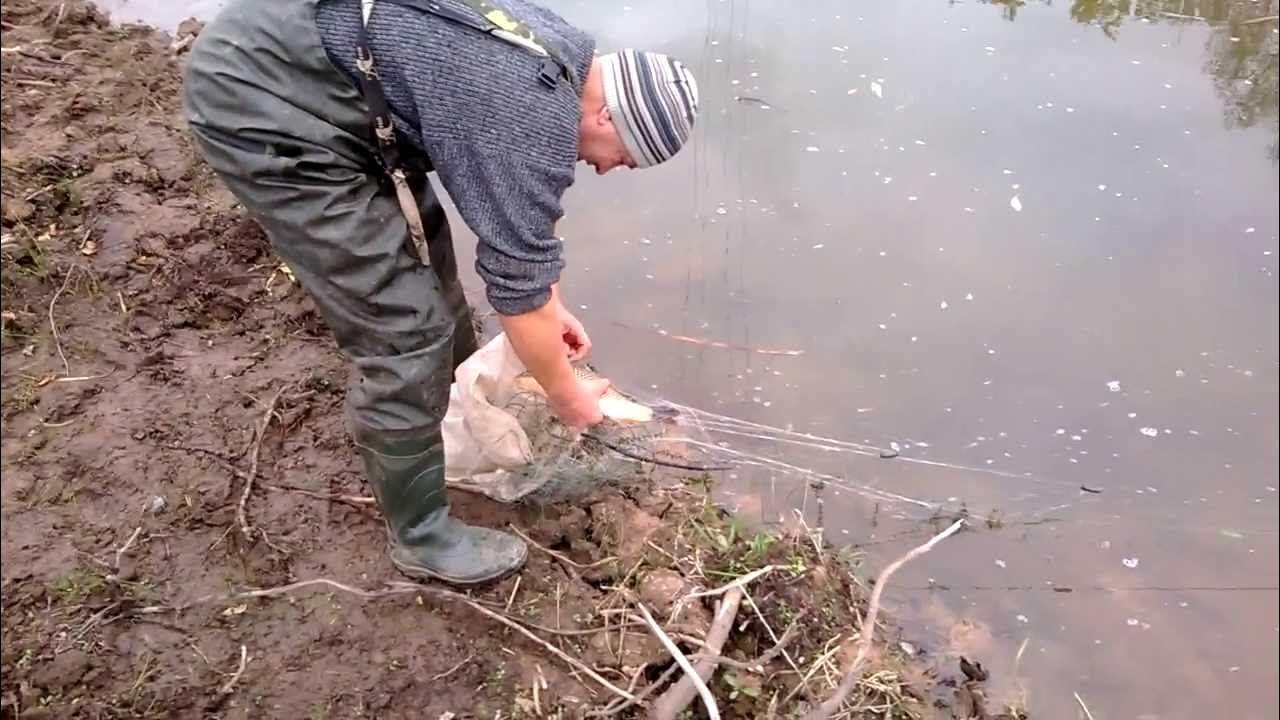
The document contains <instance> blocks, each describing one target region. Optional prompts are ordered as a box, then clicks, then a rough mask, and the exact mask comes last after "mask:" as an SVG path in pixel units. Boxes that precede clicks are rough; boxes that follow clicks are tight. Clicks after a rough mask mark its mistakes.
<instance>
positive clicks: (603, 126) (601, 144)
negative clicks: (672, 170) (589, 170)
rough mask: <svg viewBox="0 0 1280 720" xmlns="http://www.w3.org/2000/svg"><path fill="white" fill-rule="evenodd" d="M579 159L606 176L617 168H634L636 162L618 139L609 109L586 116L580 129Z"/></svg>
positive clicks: (601, 109) (603, 108) (602, 109)
mask: <svg viewBox="0 0 1280 720" xmlns="http://www.w3.org/2000/svg"><path fill="white" fill-rule="evenodd" d="M578 159H579V160H581V161H583V162H585V163H586V164H588V165H590V166H591V167H593V168H595V169H596V173H597V174H600V175H604V174H605V173H607V172H609V171H610V170H612V169H614V168H616V167H627V168H634V167H635V166H636V164H635V162H634V161H632V159H631V155H630V154H629V153H628V152H627V148H626V146H625V145H623V144H622V139H621V138H619V137H618V131H617V129H616V128H615V127H614V126H613V118H611V117H610V116H609V109H608V108H606V107H602V108H600V110H599V111H598V112H596V113H592V114H591V115H590V116H584V117H583V118H582V123H581V125H580V126H579V128H578Z"/></svg>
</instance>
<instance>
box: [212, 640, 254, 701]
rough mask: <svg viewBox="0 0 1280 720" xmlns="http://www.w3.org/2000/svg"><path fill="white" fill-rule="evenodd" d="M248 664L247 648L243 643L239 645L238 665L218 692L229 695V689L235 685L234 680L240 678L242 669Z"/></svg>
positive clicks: (242, 673) (242, 672) (232, 688)
mask: <svg viewBox="0 0 1280 720" xmlns="http://www.w3.org/2000/svg"><path fill="white" fill-rule="evenodd" d="M248 665H249V648H247V647H245V646H244V645H241V646H240V667H238V668H236V672H235V674H234V675H232V676H231V679H230V680H228V681H227V682H226V684H225V685H223V686H222V689H221V690H219V691H218V694H219V695H224V696H225V695H230V694H231V691H232V690H234V689H235V687H236V681H238V680H239V679H240V676H241V675H244V669H245V667H246V666H248Z"/></svg>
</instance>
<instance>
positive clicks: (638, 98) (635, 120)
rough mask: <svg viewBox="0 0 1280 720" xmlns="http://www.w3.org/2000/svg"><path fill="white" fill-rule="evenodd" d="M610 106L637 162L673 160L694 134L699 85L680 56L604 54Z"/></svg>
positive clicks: (651, 163) (602, 64) (642, 164)
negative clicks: (679, 58)
mask: <svg viewBox="0 0 1280 720" xmlns="http://www.w3.org/2000/svg"><path fill="white" fill-rule="evenodd" d="M599 61H600V69H601V70H602V73H601V75H602V77H603V79H604V98H605V105H606V106H608V108H609V114H610V116H611V117H612V118H613V124H614V127H616V128H617V129H618V136H619V137H620V138H621V139H622V144H623V145H625V146H626V148H627V152H628V153H630V154H631V159H632V160H633V161H634V162H635V165H636V167H638V168H644V167H652V166H654V165H657V164H658V163H661V162H664V161H666V160H670V159H671V157H672V156H673V155H675V154H676V153H677V152H679V151H680V148H681V147H682V146H683V145H684V144H685V141H687V140H688V139H689V135H690V133H692V132H693V121H694V118H695V117H696V116H697V114H698V84H697V83H696V82H695V81H694V79H693V74H692V73H690V72H689V70H688V69H686V68H685V66H684V65H683V64H681V63H680V61H678V60H674V59H672V58H669V57H667V56H666V55H662V54H660V53H651V52H638V51H636V50H630V49H628V50H622V51H620V52H616V53H610V54H608V55H603V56H601V57H600V59H599Z"/></svg>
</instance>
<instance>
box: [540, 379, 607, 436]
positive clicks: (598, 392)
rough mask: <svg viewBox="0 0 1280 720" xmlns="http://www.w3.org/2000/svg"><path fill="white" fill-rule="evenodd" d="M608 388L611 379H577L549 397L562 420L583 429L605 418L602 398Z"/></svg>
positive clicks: (554, 410) (553, 409)
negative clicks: (602, 411)
mask: <svg viewBox="0 0 1280 720" xmlns="http://www.w3.org/2000/svg"><path fill="white" fill-rule="evenodd" d="M608 389H609V381H608V380H605V379H603V378H600V379H595V380H577V382H574V383H573V384H572V385H570V386H568V387H566V388H565V390H563V391H562V392H559V393H549V394H548V396H547V399H548V400H550V401H551V410H552V412H554V413H555V414H556V417H558V418H560V422H562V423H564V424H565V425H568V426H570V427H575V428H578V429H579V430H582V429H585V428H589V427H591V426H592V425H595V424H597V423H599V422H601V421H602V420H604V414H603V413H601V412H600V398H601V397H602V396H603V395H604V394H605V392H606V391H607V390H608Z"/></svg>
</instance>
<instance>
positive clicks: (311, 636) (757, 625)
mask: <svg viewBox="0 0 1280 720" xmlns="http://www.w3.org/2000/svg"><path fill="white" fill-rule="evenodd" d="M0 19H2V20H3V28H4V33H3V37H4V42H3V45H4V54H3V98H4V102H3V111H2V114H0V122H2V124H3V232H4V249H3V302H4V307H3V313H4V314H3V317H4V320H3V390H2V400H3V440H2V443H3V444H2V448H3V518H2V519H3V522H2V523H0V525H2V537H3V563H2V565H3V658H2V661H3V667H2V668H0V672H2V675H3V687H2V689H0V693H2V704H0V714H2V715H3V717H4V718H16V717H21V718H42V717H59V718H61V717H76V718H160V717H183V718H185V717H237V718H238V717H283V718H330V717H332V718H347V717H380V718H399V717H405V718H409V717H412V718H430V719H431V720H437V719H443V718H451V717H458V718H463V717H478V718H479V717H483V718H496V717H502V718H521V717H525V718H528V717H548V718H550V717H565V718H568V717H580V716H583V715H585V714H587V713H589V712H591V711H599V710H602V709H610V710H613V711H614V712H613V714H612V716H613V717H632V716H641V715H642V714H643V713H644V712H645V707H644V706H645V703H640V704H637V705H634V706H631V707H627V708H624V709H618V706H617V704H618V703H619V702H620V700H619V697H618V694H617V693H615V692H614V691H611V690H609V689H607V688H606V687H605V686H604V685H603V684H601V683H600V682H598V681H596V680H593V679H592V678H590V677H587V675H586V674H585V673H584V672H583V670H582V669H581V668H578V669H573V668H571V667H570V665H569V664H568V663H567V662H566V661H565V660H564V659H562V658H561V657H557V656H556V655H555V654H553V652H552V651H551V650H550V649H549V647H550V646H554V647H556V648H559V649H560V650H561V651H562V652H563V653H565V654H566V655H567V656H568V657H571V658H573V659H575V660H577V661H579V662H580V663H582V664H583V665H584V666H586V667H589V668H592V669H593V670H594V671H595V672H597V673H598V674H599V676H600V677H601V678H602V679H605V680H607V681H608V682H609V683H610V684H612V685H614V686H615V687H617V688H619V689H622V690H624V691H625V692H628V693H638V692H640V691H641V690H642V689H643V688H645V687H647V686H649V685H650V684H651V683H654V682H655V681H657V680H659V678H661V677H663V676H664V673H666V671H667V670H668V669H669V668H671V667H672V660H671V658H670V656H669V655H668V654H667V652H666V651H665V650H664V649H663V648H662V646H661V645H660V644H658V642H657V641H656V640H655V639H654V638H653V637H652V636H651V635H649V634H648V633H647V632H646V629H645V626H644V625H643V624H639V621H637V620H636V619H635V616H634V612H633V611H630V610H628V607H629V606H630V603H631V602H633V598H634V597H638V599H639V600H640V601H641V602H644V603H646V605H647V606H648V607H651V608H653V609H654V610H655V613H656V615H657V616H658V617H659V618H664V619H666V620H667V621H668V622H667V629H668V631H669V632H672V633H676V634H677V635H678V638H677V639H679V640H680V643H681V646H682V648H683V649H684V650H685V651H686V652H696V651H697V648H698V642H699V639H700V638H702V637H703V634H704V633H705V632H706V631H707V627H708V625H709V624H710V622H711V618H712V612H713V611H714V609H715V604H714V603H715V602H716V597H705V598H698V599H695V600H693V601H691V602H690V603H687V604H685V606H684V609H683V610H682V611H681V612H679V613H678V614H677V617H676V618H675V619H674V620H672V619H671V617H672V614H673V611H674V608H673V600H674V599H675V598H677V597H680V596H683V595H685V594H687V593H689V592H692V591H694V590H695V589H698V588H708V587H715V586H717V585H720V584H722V583H724V582H727V581H729V580H730V579H732V578H733V577H735V576H741V575H743V574H746V573H748V572H751V571H752V570H755V569H758V568H761V567H764V566H766V565H768V564H770V563H772V564H774V565H776V566H777V569H775V570H774V571H772V572H770V573H768V574H766V575H764V576H762V577H760V578H759V579H758V580H756V581H753V582H752V583H751V584H750V585H749V586H748V590H749V596H750V597H751V598H753V599H754V602H755V605H756V606H757V607H758V609H759V614H756V613H755V612H753V611H751V610H748V608H747V606H745V605H744V607H743V608H742V609H741V610H740V612H739V614H738V617H737V622H736V623H735V625H734V627H733V630H732V633H731V635H730V639H729V642H728V643H727V645H726V646H725V648H724V652H725V654H726V655H728V656H729V657H731V658H736V659H737V660H738V663H737V665H736V666H735V667H734V668H722V669H721V670H720V671H718V672H717V673H716V675H715V677H714V679H713V681H712V683H711V686H712V689H713V690H714V692H715V694H716V696H717V698H718V699H719V701H720V705H721V709H722V711H723V713H724V715H725V716H726V717H764V716H766V715H767V714H769V713H770V708H773V709H775V710H776V711H777V714H778V716H781V717H789V716H793V715H795V713H797V712H798V711H800V710H802V709H803V708H804V707H805V703H806V702H808V701H811V700H816V699H820V698H821V697H823V696H825V695H826V694H827V692H828V689H829V688H830V687H831V686H832V684H833V682H834V681H835V680H836V679H838V672H839V668H840V666H841V665H842V664H843V663H844V662H847V660H848V658H849V657H850V656H851V653H852V644H851V643H850V640H851V639H854V638H856V637H857V632H856V628H857V623H858V622H859V619H860V618H861V615H862V613H863V611H864V606H865V596H866V592H867V587H866V585H867V583H866V582H865V581H863V580H860V579H859V578H860V577H861V571H860V570H859V569H858V568H857V567H856V563H854V562H852V561H851V560H850V558H848V557H846V556H844V555H842V554H838V553H835V552H834V551H832V550H831V549H830V548H827V547H825V546H823V545H822V544H821V543H820V542H818V541H815V539H814V537H813V536H811V535H810V534H807V533H805V532H803V531H796V532H792V533H790V534H783V535H755V534H752V533H751V532H749V531H747V530H746V529H744V528H740V527H739V526H738V525H737V524H735V523H734V522H733V521H732V520H731V519H729V518H726V517H725V516H724V514H723V513H721V512H720V511H718V510H717V509H716V508H715V507H714V506H713V505H711V504H710V502H709V501H708V499H707V492H706V488H705V486H704V485H702V484H701V483H700V482H698V481H697V480H684V481H680V480H679V479H675V480H672V479H670V478H668V479H667V481H666V482H664V483H662V486H661V487H659V484H658V483H656V482H654V481H652V480H650V481H645V482H642V483H640V484H639V485H637V487H636V488H631V489H630V490H628V491H626V492H623V491H621V490H617V489H614V490H607V491H601V492H600V493H598V494H597V495H596V496H594V497H591V498H588V499H586V500H584V501H583V502H581V503H578V504H575V505H572V506H568V507H564V506H556V507H545V506H536V505H521V506H514V507H513V506H501V505H497V504H495V503H492V502H488V501H486V500H483V499H480V498H477V497H474V496H469V495H467V494H465V493H458V494H455V495H454V497H453V499H454V503H455V505H454V506H455V511H456V512H457V513H458V514H459V515H460V516H461V517H462V518H464V519H466V520H468V521H471V522H476V523H483V524H486V525H489V526H503V525H506V524H508V523H510V524H513V525H514V526H516V527H518V528H521V529H522V531H523V532H525V533H526V534H528V535H529V536H530V537H531V538H532V539H534V540H535V541H536V542H537V543H538V544H539V545H541V546H543V547H545V548H548V549H553V550H556V551H558V552H559V553H561V556H559V557H553V556H552V555H551V554H550V553H548V552H545V551H543V550H540V549H536V548H535V549H534V550H533V551H532V552H531V554H530V561H529V565H528V567H527V568H526V569H525V570H524V571H523V572H522V573H521V574H520V575H518V576H516V577H512V578H508V579H506V580H504V581H502V582H500V583H497V584H495V585H493V586H491V587H487V588H483V589H480V590H476V591H474V592H473V593H471V594H470V595H462V594H449V593H447V592H446V591H442V590H441V589H440V588H423V589H421V590H418V589H415V588H416V587H417V586H409V587H406V586H405V585H404V584H397V583H403V582H404V580H403V578H401V577H400V576H398V575H397V574H396V573H395V572H394V570H393V569H392V566H391V565H390V563H389V562H388V560H387V559H386V556H385V534H384V529H383V526H382V524H381V521H380V520H379V518H378V515H377V514H376V512H375V511H374V510H373V509H372V508H370V507H369V506H368V505H366V504H364V502H365V501H364V499H363V496H365V495H367V492H368V491H367V488H365V486H364V483H363V480H362V475H361V472H360V469H359V467H358V464H357V463H358V461H357V459H356V456H355V454H354V452H353V451H352V447H351V445H350V441H349V439H348V436H347V434H346V430H345V426H344V424H343V419H342V418H343V415H342V408H341V405H342V396H343V387H344V384H345V376H346V372H347V370H346V366H345V363H344V360H343V358H342V357H341V356H340V355H339V353H338V352H337V350H336V347H335V345H334V343H333V342H332V340H331V339H330V338H329V337H328V335H327V333H326V331H325V329H324V327H323V325H322V324H321V322H320V320H319V318H318V316H317V315H316V312H315V310H314V308H313V307H312V305H311V303H310V302H309V301H308V300H307V298H306V297H305V295H304V293H303V292H302V291H301V289H300V288H298V287H297V286H295V285H294V284H293V283H292V282H291V279H290V277H289V275H288V273H287V271H286V269H284V268H282V266H281V265H280V263H279V261H278V260H277V259H275V258H274V256H273V255H272V254H271V252H270V249H269V248H268V245H267V242H266V240H265V238H264V236H263V235H262V233H261V231H260V230H259V229H258V227H257V226H256V225H255V224H254V223H253V222H252V221H251V220H248V219H246V218H245V216H244V215H243V214H242V212H241V211H240V210H239V209H238V208H237V207H236V205H235V203H234V202H233V201H232V199H231V197H230V196H229V195H228V194H227V193H226V192H225V191H224V190H222V189H221V188H220V186H219V185H218V184H217V182H216V180H215V179H214V178H213V177H212V176H211V174H210V172H209V171H208V170H207V169H206V168H204V167H203V166H202V165H201V163H200V161H199V160H198V158H197V157H196V156H195V155H194V154H193V152H192V149H191V147H190V146H189V144H188V142H187V138H186V135H185V131H184V127H183V123H182V121H181V118H180V115H179V113H178V102H179V100H178V97H179V92H178V91H179V86H180V79H179V74H178V68H179V63H180V53H181V47H179V48H178V49H177V50H175V48H174V47H173V46H171V43H173V42H174V39H173V38H171V37H167V36H163V35H160V34H158V33H156V32H154V31H152V30H150V29H147V28H140V27H114V26H111V25H109V24H108V23H107V21H106V20H105V18H104V17H103V16H102V15H100V14H99V13H97V12H96V11H95V10H93V9H92V8H90V7H88V6H86V5H83V4H81V3H79V2H74V1H73V2H66V3H57V2H40V1H38V0H14V1H12V2H10V1H6V2H5V4H4V6H3V12H2V14H0ZM178 45H179V46H181V45H182V36H181V34H180V36H179V39H178ZM272 399H275V402H274V405H273V404H272ZM269 407H270V410H271V412H270V413H269V412H268V409H269ZM263 428H265V430H264V429H263ZM250 478H252V479H253V480H254V481H255V486H254V488H253V491H252V492H251V493H250V495H249V497H248V501H247V502H246V503H245V506H244V508H245V521H246V524H247V526H248V527H249V528H250V532H249V534H248V536H246V535H245V534H244V533H243V532H242V529H241V526H240V523H239V522H238V520H237V507H238V501H239V498H240V497H241V493H242V490H243V488H244V486H245V484H246V482H247V481H248V480H249V479H250ZM637 488H638V489H637ZM609 558H614V559H612V560H610V559H609ZM318 578H325V579H329V580H332V581H335V582H337V583H340V584H341V586H339V585H325V584H314V583H312V584H307V581H310V580H315V579H318ZM293 583H303V585H301V586H297V587H292V588H290V589H288V590H280V591H268V592H256V593H254V592H251V591H253V590H254V589H259V590H261V589H267V588H279V587H281V586H285V585H290V584H293ZM352 590H362V591H366V592H368V593H372V594H373V595H374V596H373V597H365V596H361V595H359V594H356V593H353V592H351V591H352ZM481 608H482V609H483V610H484V611H487V612H484V611H482V610H481ZM766 624H767V626H766ZM517 626H518V627H520V628H523V629H524V630H525V631H527V632H529V633H532V635H533V636H536V637H537V638H540V639H541V642H535V641H534V640H533V639H532V638H531V637H529V636H528V635H526V634H523V633H521V632H519V631H518V630H517V629H516V628H517ZM792 626H794V630H793V632H791V633H785V629H786V628H788V627H792ZM603 628H607V629H603ZM882 633H883V637H878V638H877V640H878V642H877V646H878V647H882V648H883V647H889V648H893V651H892V652H889V653H886V654H884V655H878V656H877V657H875V658H874V661H873V663H872V667H870V668H869V669H868V670H867V673H866V675H865V676H864V678H863V681H862V682H861V683H860V684H859V686H858V688H857V689H856V691H855V693H854V695H853V702H852V703H851V705H850V707H853V705H854V704H856V705H858V706H860V708H861V709H859V710H855V711H853V712H852V713H849V714H847V716H849V717H864V716H865V717H873V716H874V717H934V716H938V717H952V716H956V717H969V716H975V717H976V716H980V715H981V716H985V711H984V710H983V709H981V708H977V709H974V708H973V706H974V705H975V704H978V705H981V704H982V703H981V696H982V693H981V687H980V683H976V682H973V681H972V680H970V681H965V679H964V677H962V676H959V675H956V674H954V669H955V668H954V658H939V659H937V660H935V659H932V658H928V657H921V656H915V657H910V658H908V657H905V656H904V652H902V651H900V650H899V649H898V648H900V647H902V646H901V644H900V643H899V638H897V636H896V633H895V632H894V631H893V630H892V629H891V628H889V627H885V628H882ZM779 636H781V637H785V638H786V642H785V643H784V644H783V647H782V650H783V652H776V651H775V652H774V653H773V654H772V657H769V658H768V659H767V662H764V663H762V666H761V668H759V669H756V668H752V667H751V666H750V661H753V659H757V658H759V657H760V656H761V655H765V654H766V653H769V651H770V650H771V649H772V648H773V647H774V646H775V645H776V644H777V642H776V641H775V640H774V638H775V637H779ZM544 643H545V644H544ZM908 647H909V646H908ZM942 662H945V664H946V665H947V667H946V668H940V667H939V664H940V663H942ZM803 675H808V678H807V679H806V680H805V682H804V683H803V685H804V687H801V688H800V689H799V690H798V691H797V692H795V693H794V694H793V693H792V690H793V689H795V688H796V687H797V686H798V685H801V684H802V683H801V682H800V679H801V677H802V676H803ZM667 677H670V674H668V675H667ZM656 689H657V692H655V693H654V694H653V695H652V696H651V697H656V696H657V694H658V693H660V692H661V687H658V688H656ZM788 696H791V697H788ZM610 703H613V705H612V706H611V707H610ZM691 708H693V710H692V711H691V712H692V713H693V716H702V715H700V713H702V712H703V711H702V710H700V709H698V705H697V703H696V702H695V703H694V705H692V706H691ZM997 709H998V708H993V709H992V711H993V712H994V711H995V710H997Z"/></svg>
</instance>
